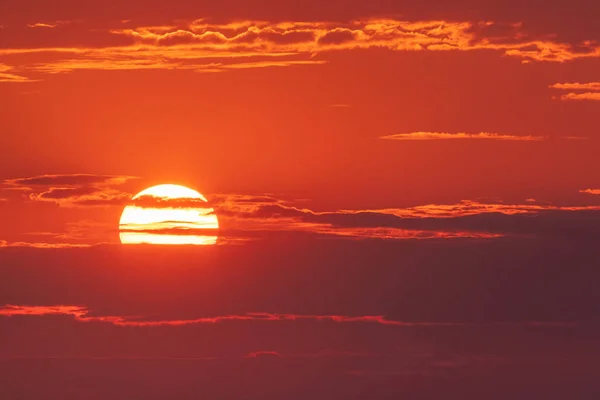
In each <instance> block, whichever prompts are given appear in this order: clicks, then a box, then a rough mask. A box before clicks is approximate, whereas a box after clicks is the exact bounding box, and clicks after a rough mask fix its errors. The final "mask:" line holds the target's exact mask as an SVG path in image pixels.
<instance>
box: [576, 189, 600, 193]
mask: <svg viewBox="0 0 600 400" xmlns="http://www.w3.org/2000/svg"><path fill="white" fill-rule="evenodd" d="M579 192H580V193H587V194H600V189H583V190H580V191H579Z"/></svg>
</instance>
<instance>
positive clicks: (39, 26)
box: [27, 22, 58, 28]
mask: <svg viewBox="0 0 600 400" xmlns="http://www.w3.org/2000/svg"><path fill="white" fill-rule="evenodd" d="M27 26H28V27H30V28H56V27H57V26H58V24H46V23H43V22H37V23H35V24H27Z"/></svg>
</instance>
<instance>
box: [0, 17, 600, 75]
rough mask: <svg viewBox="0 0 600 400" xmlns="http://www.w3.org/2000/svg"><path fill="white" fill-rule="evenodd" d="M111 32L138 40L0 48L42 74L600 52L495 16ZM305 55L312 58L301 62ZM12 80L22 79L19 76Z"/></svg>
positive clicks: (560, 58) (563, 57) (551, 57)
mask: <svg viewBox="0 0 600 400" xmlns="http://www.w3.org/2000/svg"><path fill="white" fill-rule="evenodd" d="M105 32H106V33H108V34H110V35H115V36H120V37H123V38H126V39H129V41H130V42H134V44H127V45H122V46H112V47H85V46H81V47H76V48H75V47H74V48H66V47H52V46H49V47H37V48H36V47H32V48H5V49H2V50H0V57H3V56H8V55H15V54H31V55H35V56H37V57H38V58H39V61H38V62H33V63H31V62H30V63H28V64H23V65H19V67H20V68H21V69H23V70H26V71H29V72H31V73H38V74H39V73H41V74H52V73H62V72H72V71H75V70H85V69H87V70H90V69H91V70H136V69H171V70H175V69H190V70H194V71H198V72H219V71H222V70H228V69H245V68H260V67H266V66H281V67H289V66H295V65H318V64H322V63H323V62H324V61H312V60H311V59H310V58H312V57H314V56H315V55H319V54H324V53H327V52H331V51H340V50H345V51H351V50H359V49H371V48H376V49H387V50H389V51H477V50H492V51H496V52H498V53H500V54H504V55H507V56H510V57H517V58H520V59H522V60H523V62H534V61H537V62H541V61H543V62H566V61H570V60H575V59H581V58H598V57H600V46H599V45H598V44H596V43H595V42H593V41H584V42H582V43H575V44H567V43H562V42H560V41H558V40H557V39H553V38H548V37H544V38H541V39H540V38H535V37H532V36H531V35H530V34H529V33H528V32H527V31H525V30H524V28H523V25H522V24H504V23H495V22H489V21H485V22H479V23H473V22H460V21H443V20H427V21H402V20H396V19H369V20H358V21H350V22H346V23H342V22H327V21H321V22H318V21H317V22H302V21H289V22H266V21H239V22H233V23H228V24H209V23H206V22H204V21H201V20H200V21H194V22H192V23H190V24H180V25H177V26H170V25H165V26H149V27H144V26H140V27H133V28H121V29H107V30H106V31H105ZM498 32H501V33H498ZM50 53H51V54H53V56H55V58H54V59H53V60H51V61H49V60H48V59H47V58H46V57H45V56H44V55H48V54H50ZM249 57H263V58H265V57H269V58H271V57H277V58H282V60H283V61H281V62H265V61H258V62H246V61H241V60H243V59H244V58H249ZM298 57H303V58H304V59H301V60H298V59H297V58H298ZM306 58H309V59H306ZM207 59H227V60H229V61H230V62H229V63H224V65H222V64H223V63H217V64H218V66H216V67H210V66H207V64H206V63H202V62H201V60H207ZM235 65H239V66H238V67H236V66H235ZM6 79H7V81H8V79H12V80H10V81H14V78H6ZM21 79H23V78H21ZM25 79H27V78H25Z"/></svg>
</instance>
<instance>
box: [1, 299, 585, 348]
mask: <svg viewBox="0 0 600 400" xmlns="http://www.w3.org/2000/svg"><path fill="white" fill-rule="evenodd" d="M47 315H65V316H71V317H73V318H75V320H77V321H79V322H103V323H109V324H112V325H116V326H136V327H156V326H185V325H197V324H217V323H225V322H231V321H258V322H301V321H322V322H332V323H363V324H365V323H366V324H377V325H386V326H399V327H439V326H449V327H452V326H482V325H485V326H513V325H514V326H547V327H554V326H572V325H574V323H569V322H553V321H527V322H496V323H471V322H426V321H415V322H413V321H397V320H391V319H387V318H385V317H384V316H382V315H361V316H348V315H305V314H277V313H268V312H256V313H246V314H239V315H218V316H211V317H200V318H193V319H146V318H144V317H140V316H114V315H106V316H98V315H93V316H92V315H90V310H89V309H88V308H87V307H83V306H73V305H55V306H19V305H5V306H3V307H0V316H4V317H15V316H38V317H39V316H47ZM251 354H252V353H251ZM259 354H260V353H259ZM259 354H258V355H259ZM262 354H264V353H262Z"/></svg>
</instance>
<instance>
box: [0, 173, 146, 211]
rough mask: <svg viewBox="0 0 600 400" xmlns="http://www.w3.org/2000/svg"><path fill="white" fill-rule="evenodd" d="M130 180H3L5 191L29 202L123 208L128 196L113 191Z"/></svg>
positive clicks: (122, 177)
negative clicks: (20, 194)
mask: <svg viewBox="0 0 600 400" xmlns="http://www.w3.org/2000/svg"><path fill="white" fill-rule="evenodd" d="M133 179H137V178H136V177H133V176H126V175H92V174H64V175H40V176H34V177H28V178H15V179H7V180H5V181H4V185H6V186H7V187H8V189H13V190H22V191H25V192H29V195H28V197H29V199H30V200H32V201H39V202H50V203H55V204H58V205H60V206H63V207H85V206H88V207H91V206H111V205H121V204H124V203H125V202H126V201H128V200H129V199H130V198H131V195H130V194H129V193H125V192H122V191H120V190H118V189H115V188H114V187H115V186H119V185H122V184H124V183H126V182H128V181H130V180H133Z"/></svg>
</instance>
